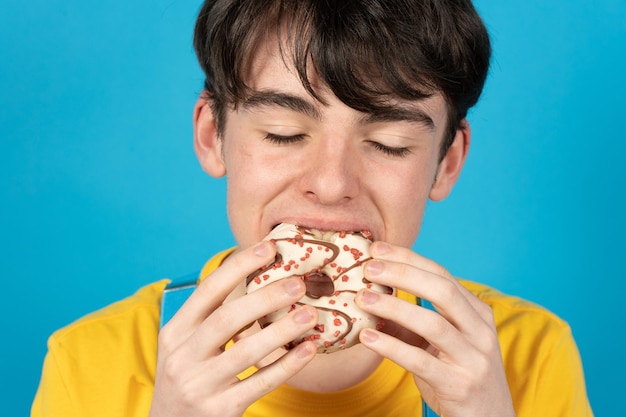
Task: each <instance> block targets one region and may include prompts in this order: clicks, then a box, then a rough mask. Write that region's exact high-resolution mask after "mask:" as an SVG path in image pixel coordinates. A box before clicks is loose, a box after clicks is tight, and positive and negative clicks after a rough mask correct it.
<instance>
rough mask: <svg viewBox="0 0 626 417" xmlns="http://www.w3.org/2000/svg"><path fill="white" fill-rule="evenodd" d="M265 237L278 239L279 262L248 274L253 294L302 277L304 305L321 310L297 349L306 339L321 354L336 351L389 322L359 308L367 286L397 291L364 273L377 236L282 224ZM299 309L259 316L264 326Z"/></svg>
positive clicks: (301, 302) (274, 240)
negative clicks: (358, 295) (356, 299)
mask: <svg viewBox="0 0 626 417" xmlns="http://www.w3.org/2000/svg"><path fill="white" fill-rule="evenodd" d="M265 240H271V241H273V242H275V244H276V249H277V254H276V258H275V260H274V262H272V263H270V264H269V265H267V266H266V267H264V268H261V269H260V270H258V271H256V272H255V273H253V274H251V275H250V276H248V278H247V280H246V290H247V292H248V293H250V292H253V291H255V290H257V289H259V288H262V287H264V286H265V285H267V284H269V283H271V282H274V281H277V280H279V279H284V278H288V277H290V276H294V275H297V276H300V277H301V278H302V280H304V282H305V284H306V289H307V290H306V295H305V296H304V297H302V298H301V299H300V301H299V302H298V303H297V304H298V305H302V304H309V305H312V306H314V307H316V308H317V310H318V316H319V321H318V323H317V325H316V326H315V327H314V328H313V329H312V330H310V331H309V332H307V333H305V334H303V335H302V336H301V337H299V338H298V339H296V340H293V341H292V342H290V343H289V344H288V345H287V346H285V347H286V348H287V349H291V348H293V347H295V346H297V345H298V344H299V343H302V342H303V341H305V340H312V341H314V342H315V343H316V344H317V347H318V353H332V352H336V351H338V350H341V349H345V348H348V347H350V346H353V345H355V344H357V343H358V342H359V332H360V331H361V330H362V329H364V328H368V327H369V328H376V329H380V328H381V327H382V326H383V321H382V320H381V319H380V318H378V317H375V316H372V315H371V314H368V313H366V312H364V311H363V310H361V309H360V308H358V307H357V306H356V303H355V302H354V297H355V295H356V293H357V291H359V290H360V289H361V288H371V289H372V290H374V291H378V292H380V293H386V294H393V289H391V288H389V287H385V286H382V285H378V284H374V283H372V282H370V281H368V280H367V279H365V276H364V274H363V267H362V265H363V263H364V262H365V261H367V260H369V259H371V257H370V254H369V246H370V245H371V243H372V240H371V234H370V233H369V232H367V231H362V232H321V231H319V230H315V229H306V228H303V227H299V226H296V225H294V224H289V223H281V224H280V225H278V226H277V227H275V228H274V229H273V230H272V232H270V233H269V234H268V235H267V237H266V238H265ZM295 309H296V305H292V306H291V307H290V308H285V309H282V310H279V311H277V312H275V313H272V314H268V315H267V316H265V317H263V318H262V319H260V320H259V324H260V325H261V327H266V326H269V325H270V324H271V323H272V322H274V321H276V320H278V319H279V318H281V317H283V316H284V315H285V314H288V313H290V312H291V311H293V310H295Z"/></svg>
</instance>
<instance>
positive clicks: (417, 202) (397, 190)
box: [376, 168, 434, 247]
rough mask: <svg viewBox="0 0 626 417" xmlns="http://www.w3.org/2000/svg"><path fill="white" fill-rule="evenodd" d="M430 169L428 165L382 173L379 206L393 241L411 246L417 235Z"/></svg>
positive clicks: (423, 209) (429, 180)
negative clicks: (392, 172)
mask: <svg viewBox="0 0 626 417" xmlns="http://www.w3.org/2000/svg"><path fill="white" fill-rule="evenodd" d="M430 171H431V170H430V169H428V168H427V169H422V170H407V171H401V172H399V173H398V175H381V176H379V177H380V178H381V181H380V182H379V184H378V186H377V187H376V190H377V191H376V196H377V197H376V199H377V206H378V208H379V210H380V211H381V213H382V215H383V218H384V222H385V229H386V238H387V239H388V240H389V241H390V243H394V244H398V245H400V246H405V247H410V246H411V245H413V243H414V242H415V240H416V239H417V235H418V233H419V230H420V228H421V224H422V219H423V217H424V211H425V207H426V203H427V202H428V194H429V192H430V189H431V186H432V178H431V177H432V176H434V173H431V172H430Z"/></svg>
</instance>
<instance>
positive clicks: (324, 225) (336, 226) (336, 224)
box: [268, 217, 377, 239]
mask: <svg viewBox="0 0 626 417" xmlns="http://www.w3.org/2000/svg"><path fill="white" fill-rule="evenodd" d="M280 223H291V224H295V225H298V226H301V227H304V228H306V229H315V230H319V231H321V232H361V231H364V230H367V231H369V232H370V233H371V234H372V236H373V238H374V239H376V237H377V234H376V232H375V231H374V230H372V228H371V227H369V226H368V225H366V224H365V223H363V222H358V221H354V220H339V219H317V218H316V219H312V218H301V217H300V218H294V217H286V218H281V219H279V220H277V221H275V222H273V223H272V225H271V226H270V228H269V230H268V233H269V231H271V230H272V229H274V227H276V226H278V225H279V224H280Z"/></svg>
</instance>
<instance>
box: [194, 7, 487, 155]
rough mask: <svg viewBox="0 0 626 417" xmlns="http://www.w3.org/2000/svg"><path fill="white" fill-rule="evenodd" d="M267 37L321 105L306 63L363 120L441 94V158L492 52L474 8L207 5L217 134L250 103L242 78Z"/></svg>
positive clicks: (200, 53)
mask: <svg viewBox="0 0 626 417" xmlns="http://www.w3.org/2000/svg"><path fill="white" fill-rule="evenodd" d="M266 39H280V40H281V42H282V43H281V45H280V46H281V51H282V52H283V54H284V58H289V60H290V62H293V64H294V66H295V68H296V70H297V72H298V75H299V77H300V79H301V81H302V84H303V86H304V87H305V88H306V89H307V90H308V91H309V93H310V94H311V95H312V96H313V97H315V98H316V99H318V100H320V101H322V100H321V99H320V97H319V96H318V95H317V94H316V92H315V91H314V89H313V88H312V87H311V84H310V82H309V77H308V74H307V68H309V66H310V65H312V67H313V68H314V69H315V71H316V73H317V74H318V76H319V78H320V80H321V81H323V82H324V83H325V84H326V85H327V86H328V88H329V89H330V90H331V91H332V92H333V93H334V94H335V96H336V97H337V98H338V99H339V100H341V101H342V102H343V103H345V104H346V105H348V106H350V107H352V108H354V109H356V110H359V111H362V112H366V113H371V112H375V111H378V110H382V109H386V108H388V107H389V104H388V103H389V100H390V99H394V98H399V99H406V100H418V99H423V98H425V97H428V96H430V95H432V94H433V93H435V92H441V94H442V95H443V96H444V98H445V100H446V103H447V105H448V125H447V128H446V133H445V136H444V140H443V143H442V148H441V157H443V156H444V155H445V153H446V151H447V149H448V147H449V146H450V144H451V143H452V140H453V139H454V135H455V133H456V130H457V129H458V127H459V123H460V121H461V120H462V119H463V118H464V117H465V116H466V115H467V111H468V109H469V108H470V107H472V106H473V105H474V104H476V102H477V101H478V98H479V97H480V94H481V92H482V89H483V85H484V83H485V79H486V77H487V73H488V69H489V59H490V54H491V47H490V42H489V36H488V34H487V30H486V28H485V26H484V24H483V22H482V20H481V18H480V17H479V16H478V14H477V13H476V10H475V9H474V6H473V5H472V3H471V1H470V0H343V1H339V0H336V1H334V0H207V1H205V3H204V5H203V6H202V8H201V10H200V12H199V15H198V19H197V21H196V27H195V33H194V47H195V50H196V54H197V57H198V61H199V63H200V66H201V68H202V70H203V71H204V73H205V76H206V81H205V89H206V90H207V92H208V93H209V95H210V97H211V99H212V105H213V111H214V112H215V115H216V120H217V124H218V130H220V129H223V126H224V123H225V121H226V120H225V114H226V109H227V106H231V107H236V106H237V105H238V104H240V103H241V102H243V101H244V100H245V99H246V97H247V95H248V88H247V86H246V84H245V74H246V71H247V70H248V69H249V67H250V64H251V62H250V61H251V60H252V58H253V55H254V52H255V50H256V48H257V47H258V46H259V44H260V42H262V41H264V40H266ZM285 54H286V55H288V56H285ZM220 131H221V130H220Z"/></svg>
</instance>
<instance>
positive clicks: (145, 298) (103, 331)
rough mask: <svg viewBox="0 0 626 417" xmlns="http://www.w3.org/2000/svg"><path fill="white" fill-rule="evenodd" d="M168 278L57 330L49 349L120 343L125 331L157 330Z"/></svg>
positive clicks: (148, 333) (142, 333)
mask: <svg viewBox="0 0 626 417" xmlns="http://www.w3.org/2000/svg"><path fill="white" fill-rule="evenodd" d="M168 282H169V280H166V279H164V280H161V281H157V282H154V283H152V284H149V285H146V286H144V287H142V288H140V289H139V290H138V291H137V292H136V293H135V294H133V295H131V296H129V297H127V298H125V299H123V300H120V301H117V302H115V303H113V304H110V305H108V306H106V307H104V308H102V309H100V310H97V311H95V312H92V313H90V314H87V315H85V316H84V317H82V318H80V319H78V320H76V321H75V322H73V323H71V324H69V325H67V326H65V327H63V328H61V329H59V330H57V331H56V332H54V333H53V334H52V336H51V337H50V339H49V342H48V345H49V348H51V349H53V348H54V345H62V346H64V347H65V348H69V346H70V345H73V344H74V343H80V344H81V345H84V344H87V345H95V346H98V345H100V346H102V345H103V344H106V343H107V341H108V340H112V341H115V343H119V342H120V341H123V340H124V339H125V336H123V335H125V334H128V335H130V334H133V333H134V332H138V331H139V334H140V336H150V337H151V336H152V335H155V336H154V337H156V334H157V333H158V325H159V316H160V308H161V306H160V304H161V297H162V295H163V289H164V288H165V286H166V285H167V283H168Z"/></svg>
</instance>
